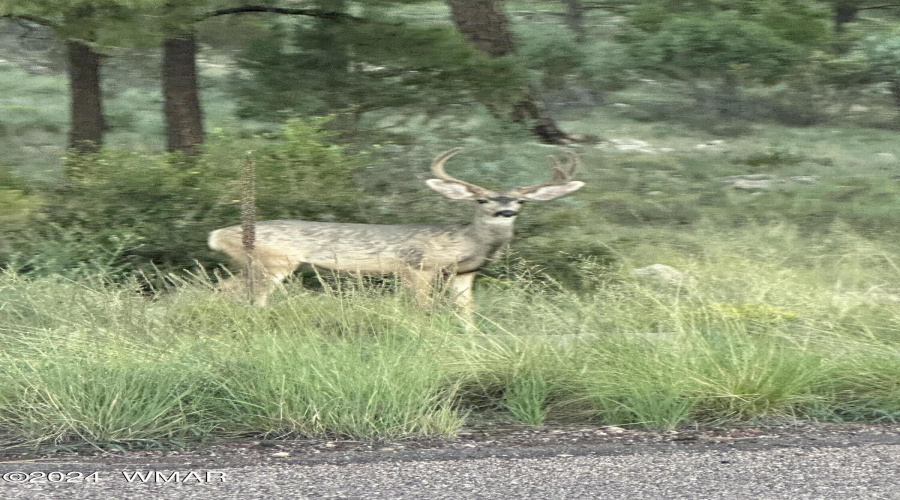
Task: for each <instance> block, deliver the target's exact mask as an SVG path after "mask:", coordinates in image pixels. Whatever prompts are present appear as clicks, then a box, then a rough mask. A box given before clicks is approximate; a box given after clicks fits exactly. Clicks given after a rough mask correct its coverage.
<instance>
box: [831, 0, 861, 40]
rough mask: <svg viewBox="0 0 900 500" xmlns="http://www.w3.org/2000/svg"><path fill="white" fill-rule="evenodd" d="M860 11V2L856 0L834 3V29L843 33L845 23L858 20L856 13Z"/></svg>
mask: <svg viewBox="0 0 900 500" xmlns="http://www.w3.org/2000/svg"><path fill="white" fill-rule="evenodd" d="M857 13H859V2H856V1H852V0H851V1H849V2H848V1H840V0H839V1H838V2H837V3H835V5H834V31H835V33H843V32H844V25H845V24H847V23H852V22H853V21H855V20H856V14H857Z"/></svg>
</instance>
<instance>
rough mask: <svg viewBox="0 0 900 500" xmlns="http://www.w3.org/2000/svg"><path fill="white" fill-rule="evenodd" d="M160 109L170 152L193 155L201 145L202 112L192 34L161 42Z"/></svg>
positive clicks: (195, 41)
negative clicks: (161, 85) (162, 110)
mask: <svg viewBox="0 0 900 500" xmlns="http://www.w3.org/2000/svg"><path fill="white" fill-rule="evenodd" d="M162 81H163V99H164V101H165V103H164V105H163V108H164V113H165V115H166V139H167V140H166V144H167V148H168V150H169V151H170V152H176V151H180V152H182V153H185V154H187V155H191V156H193V155H196V154H198V153H199V152H200V146H201V145H202V144H203V139H204V134H203V112H202V110H201V107H200V96H199V93H198V91H197V40H196V38H195V36H194V34H193V33H185V34H182V35H179V36H173V37H170V38H166V39H165V40H164V41H163V74H162Z"/></svg>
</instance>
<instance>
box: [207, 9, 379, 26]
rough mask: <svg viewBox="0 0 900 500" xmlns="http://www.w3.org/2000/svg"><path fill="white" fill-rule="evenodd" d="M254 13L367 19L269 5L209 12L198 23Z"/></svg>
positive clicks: (341, 19) (337, 13)
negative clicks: (221, 17)
mask: <svg viewBox="0 0 900 500" xmlns="http://www.w3.org/2000/svg"><path fill="white" fill-rule="evenodd" d="M254 12H257V13H259V12H262V13H270V14H285V15H289V16H309V17H317V18H319V19H331V20H333V21H353V22H365V21H366V20H365V19H362V18H360V17H356V16H352V15H350V14H345V13H343V12H331V11H327V10H321V9H288V8H284V7H271V6H268V5H242V6H240V7H230V8H227V9H218V10H214V11H211V12H207V13H205V14H203V15H201V16H199V17H198V18H197V21H203V20H204V19H209V18H211V17H217V16H227V15H229V14H249V13H254Z"/></svg>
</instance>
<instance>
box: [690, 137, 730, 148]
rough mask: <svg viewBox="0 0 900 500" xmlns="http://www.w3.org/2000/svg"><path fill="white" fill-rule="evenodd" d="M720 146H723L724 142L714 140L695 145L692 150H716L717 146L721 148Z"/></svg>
mask: <svg viewBox="0 0 900 500" xmlns="http://www.w3.org/2000/svg"><path fill="white" fill-rule="evenodd" d="M722 144H725V141H723V140H722V139H716V140H713V141H706V142H704V143H702V144H697V145H696V146H694V149H710V148H716V147H717V146H721V145H722Z"/></svg>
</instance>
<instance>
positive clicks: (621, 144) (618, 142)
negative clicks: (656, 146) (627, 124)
mask: <svg viewBox="0 0 900 500" xmlns="http://www.w3.org/2000/svg"><path fill="white" fill-rule="evenodd" d="M609 142H611V143H612V144H613V147H615V148H616V149H617V150H618V151H636V152H638V153H655V152H656V151H654V150H653V148H651V147H650V143H649V142H647V141H642V140H640V139H610V140H609Z"/></svg>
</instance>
